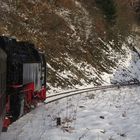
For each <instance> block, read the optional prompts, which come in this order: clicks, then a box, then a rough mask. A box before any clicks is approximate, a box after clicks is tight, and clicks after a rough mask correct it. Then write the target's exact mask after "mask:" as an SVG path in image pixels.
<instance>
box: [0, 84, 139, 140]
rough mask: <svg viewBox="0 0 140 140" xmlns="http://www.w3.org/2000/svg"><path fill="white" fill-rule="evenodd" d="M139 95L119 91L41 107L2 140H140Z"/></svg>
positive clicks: (134, 89)
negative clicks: (57, 121) (60, 123)
mask: <svg viewBox="0 0 140 140" xmlns="http://www.w3.org/2000/svg"><path fill="white" fill-rule="evenodd" d="M139 91H140V87H126V88H121V89H117V88H116V89H113V90H104V91H97V92H90V93H85V94H84V95H77V96H73V97H69V98H67V99H63V100H61V101H59V102H55V103H51V104H48V105H42V106H40V107H38V108H37V109H36V110H34V111H32V112H31V113H29V114H27V115H26V116H24V117H22V118H21V119H19V120H18V121H17V122H15V123H13V124H12V126H11V127H10V128H9V130H8V132H7V133H2V135H1V139H0V140H139V137H140V133H139V132H140V119H139V118H140V92H139ZM57 117H61V119H62V125H61V126H59V127H58V126H56V118H57Z"/></svg>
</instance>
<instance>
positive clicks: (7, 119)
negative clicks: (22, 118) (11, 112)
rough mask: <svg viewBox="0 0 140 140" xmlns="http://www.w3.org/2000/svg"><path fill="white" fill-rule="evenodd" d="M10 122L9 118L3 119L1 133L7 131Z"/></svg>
mask: <svg viewBox="0 0 140 140" xmlns="http://www.w3.org/2000/svg"><path fill="white" fill-rule="evenodd" d="M11 123H12V122H11V120H10V118H9V117H5V118H4V120H3V128H2V129H3V131H7V128H8V126H9V125H10V124H11Z"/></svg>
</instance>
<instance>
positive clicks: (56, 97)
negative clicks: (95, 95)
mask: <svg viewBox="0 0 140 140" xmlns="http://www.w3.org/2000/svg"><path fill="white" fill-rule="evenodd" d="M131 86H140V83H131V84H122V85H107V86H96V87H90V88H83V89H76V90H72V91H67V92H62V93H58V94H55V95H50V96H48V97H47V99H46V101H45V104H48V103H52V102H55V101H58V100H61V99H64V98H67V97H70V96H74V95H78V94H82V93H86V92H91V91H97V90H105V89H113V88H122V87H131Z"/></svg>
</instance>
